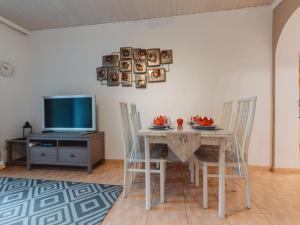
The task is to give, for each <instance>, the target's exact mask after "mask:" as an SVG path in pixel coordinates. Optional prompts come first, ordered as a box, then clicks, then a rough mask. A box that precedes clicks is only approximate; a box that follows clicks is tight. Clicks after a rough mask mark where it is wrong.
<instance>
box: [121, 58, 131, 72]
mask: <svg viewBox="0 0 300 225" xmlns="http://www.w3.org/2000/svg"><path fill="white" fill-rule="evenodd" d="M120 71H121V72H131V71H132V60H131V59H121V60H120Z"/></svg>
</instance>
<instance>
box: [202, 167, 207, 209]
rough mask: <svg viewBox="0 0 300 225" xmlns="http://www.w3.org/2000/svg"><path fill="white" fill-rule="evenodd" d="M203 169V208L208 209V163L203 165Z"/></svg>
mask: <svg viewBox="0 0 300 225" xmlns="http://www.w3.org/2000/svg"><path fill="white" fill-rule="evenodd" d="M202 166H203V167H202V170H203V208H204V209H207V208H208V190H207V189H208V187H207V186H208V184H207V179H208V176H207V163H203V165H202Z"/></svg>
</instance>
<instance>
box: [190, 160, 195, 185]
mask: <svg viewBox="0 0 300 225" xmlns="http://www.w3.org/2000/svg"><path fill="white" fill-rule="evenodd" d="M193 183H195V164H194V161H193V160H191V184H193Z"/></svg>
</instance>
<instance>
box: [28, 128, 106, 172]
mask: <svg viewBox="0 0 300 225" xmlns="http://www.w3.org/2000/svg"><path fill="white" fill-rule="evenodd" d="M27 149H28V151H27V169H28V170H30V169H31V166H32V165H33V164H44V165H45V164H46V165H64V166H84V167H86V168H87V172H88V173H91V172H92V167H93V165H95V164H96V163H99V162H100V161H102V160H104V132H95V133H89V134H79V133H46V134H45V133H40V134H32V135H30V136H29V137H28V138H27Z"/></svg>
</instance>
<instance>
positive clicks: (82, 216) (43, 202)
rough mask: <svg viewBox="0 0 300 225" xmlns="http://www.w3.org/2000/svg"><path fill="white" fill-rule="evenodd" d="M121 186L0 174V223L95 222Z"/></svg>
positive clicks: (53, 224)
mask: <svg viewBox="0 0 300 225" xmlns="http://www.w3.org/2000/svg"><path fill="white" fill-rule="evenodd" d="M121 192H122V186H119V185H105V184H88V183H74V182H67V181H52V180H34V179H17V178H7V177H0V225H67V224H68V225H73V224H74V225H99V224H101V222H102V221H103V219H104V217H105V216H106V215H107V213H108V211H109V209H110V208H111V207H112V205H113V204H114V202H115V201H116V200H117V198H118V196H119V195H120V193H121Z"/></svg>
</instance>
